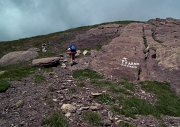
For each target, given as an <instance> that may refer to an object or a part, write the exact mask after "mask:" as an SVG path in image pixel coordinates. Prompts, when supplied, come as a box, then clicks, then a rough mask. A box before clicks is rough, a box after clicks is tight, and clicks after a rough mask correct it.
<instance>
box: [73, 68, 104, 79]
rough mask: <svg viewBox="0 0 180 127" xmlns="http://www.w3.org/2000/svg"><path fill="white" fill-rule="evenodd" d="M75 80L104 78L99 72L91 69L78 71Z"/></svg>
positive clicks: (74, 74)
mask: <svg viewBox="0 0 180 127" xmlns="http://www.w3.org/2000/svg"><path fill="white" fill-rule="evenodd" d="M73 77H74V78H81V79H86V78H90V79H101V78H102V77H103V76H102V75H100V74H98V73H97V72H95V71H93V70H90V69H84V70H76V71H74V72H73Z"/></svg>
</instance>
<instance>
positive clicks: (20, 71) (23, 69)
mask: <svg viewBox="0 0 180 127" xmlns="http://www.w3.org/2000/svg"><path fill="white" fill-rule="evenodd" d="M0 70H6V71H5V73H3V74H2V75H1V76H0V79H9V80H11V81H12V80H21V79H22V78H24V77H26V76H28V75H30V74H33V73H34V72H35V71H36V70H37V68H35V67H30V66H16V65H14V67H13V66H12V65H11V66H7V67H3V68H2V67H1V68H0Z"/></svg>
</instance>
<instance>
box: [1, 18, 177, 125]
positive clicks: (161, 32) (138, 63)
mask: <svg viewBox="0 0 180 127" xmlns="http://www.w3.org/2000/svg"><path fill="white" fill-rule="evenodd" d="M43 42H46V44H47V52H46V53H42V52H41V51H40V49H38V48H41V44H42V43H43ZM5 43H10V44H11V46H9V45H8V46H7V45H5ZM72 43H73V44H75V45H76V46H77V48H78V49H79V50H81V51H84V50H85V49H87V50H88V53H87V54H86V55H83V54H79V55H78V56H77V58H76V63H77V64H75V65H74V66H72V67H71V66H69V63H68V56H67V54H66V53H65V49H66V48H67V47H68V46H69V45H70V44H72ZM0 44H1V46H2V47H4V48H3V49H2V50H1V55H0V56H1V59H0V65H1V70H0V72H2V74H1V75H0V76H3V73H4V74H5V72H6V69H4V68H6V66H7V65H14V64H16V63H19V62H21V63H22V61H23V60H24V61H23V62H24V64H25V65H26V66H31V65H32V61H29V59H26V58H31V59H32V58H33V59H35V58H36V57H37V52H38V54H39V57H38V58H44V57H46V58H52V57H56V59H57V58H59V59H57V60H58V61H59V60H60V65H56V66H54V67H50V69H52V70H51V71H45V70H44V69H42V68H41V67H39V69H38V70H36V71H35V73H33V74H31V75H29V76H26V77H24V78H22V79H20V80H13V81H10V83H11V85H10V87H9V88H8V90H7V91H6V92H2V93H0V100H1V102H0V111H1V112H0V126H2V127H11V126H12V127H20V126H25V127H38V126H42V125H41V123H42V119H43V118H47V117H49V116H50V114H51V111H52V110H61V111H63V112H64V116H66V117H67V119H68V126H69V127H88V126H89V127H91V126H93V125H90V124H88V122H87V121H85V120H84V118H83V115H82V114H83V113H84V112H86V111H92V112H95V113H98V114H100V116H101V117H102V121H103V122H102V123H99V124H98V125H97V126H111V127H117V126H123V125H120V124H118V123H120V122H124V123H129V126H130V124H131V126H138V127H143V126H154V127H157V126H165V125H167V126H180V117H179V116H176V117H175V116H170V115H166V114H163V115H162V119H158V118H156V117H155V116H153V115H152V114H149V115H142V114H138V115H136V119H134V118H132V117H128V116H126V115H119V114H118V115H117V114H115V113H114V112H113V111H112V110H111V109H112V107H111V106H112V105H114V106H117V107H119V108H123V107H122V103H123V102H121V103H115V102H114V103H108V102H109V101H111V99H110V100H108V99H107V100H106V101H105V102H106V103H100V102H97V101H95V99H94V98H95V97H96V96H99V95H104V93H106V94H105V95H110V96H111V97H112V98H113V97H114V98H116V96H117V95H116V93H115V92H114V93H113V92H110V91H111V90H112V87H109V86H105V87H97V86H96V85H92V84H93V83H92V82H93V81H94V80H91V79H89V78H86V79H83V80H82V81H81V79H80V78H75V77H74V76H73V74H74V72H75V71H77V70H80V69H90V70H94V71H96V72H98V74H100V75H103V79H100V81H108V82H111V83H113V84H117V83H118V82H119V79H123V78H127V79H128V80H129V82H130V81H131V82H132V83H133V84H134V88H135V90H132V91H131V90H128V89H126V90H127V92H128V93H130V94H131V95H126V97H129V96H134V97H136V98H138V99H142V100H147V101H148V102H149V103H150V104H152V105H155V103H156V101H157V100H156V96H155V95H154V94H153V93H151V92H147V91H144V90H143V89H142V88H141V86H140V85H139V82H140V81H147V80H149V81H160V82H169V83H170V89H171V90H172V91H173V92H175V93H176V94H177V95H179V94H180V84H179V82H180V79H179V77H180V73H179V67H180V46H179V44H180V20H177V19H172V18H167V19H159V18H157V19H151V20H149V21H148V22H144V23H140V22H132V23H129V24H122V23H118V22H116V23H107V24H101V25H97V26H93V27H90V26H89V27H84V28H79V29H78V30H77V29H76V30H74V29H72V30H69V31H65V32H59V33H54V34H50V35H47V36H37V37H33V38H28V39H23V40H16V41H12V42H1V43H0ZM30 48H31V49H30ZM28 49H30V50H28ZM26 50H28V51H26ZM12 51H15V52H12ZM19 51H23V52H21V54H22V55H20V54H19V53H20V52H19ZM25 52H26V53H27V52H31V53H32V55H30V53H27V56H26V55H25ZM8 53H10V55H9V56H8ZM12 54H13V55H12ZM33 54H35V56H33ZM13 56H14V57H13ZM17 56H18V57H17ZM21 56H22V57H21ZM14 59H15V60H14ZM50 63H51V64H52V61H50ZM47 64H48V63H47ZM39 65H40V66H42V64H39ZM86 73H87V72H83V73H82V75H85V74H86ZM37 75H41V76H43V77H44V78H45V80H44V81H42V82H40V83H37V82H35V81H34V76H37ZM7 78H8V77H7ZM6 80H7V79H6ZM79 83H80V84H81V85H82V86H81V85H79ZM106 83H107V82H103V84H106ZM121 84H123V83H121ZM110 86H113V85H112V84H110ZM118 87H120V88H123V89H125V88H124V86H123V85H120V86H118ZM110 88H111V89H110ZM177 101H178V103H179V100H177ZM178 103H177V104H178ZM64 104H69V105H70V107H71V108H68V106H67V105H64ZM63 106H65V109H63ZM66 106H67V107H66ZM177 112H178V111H177ZM124 126H125V125H124Z"/></svg>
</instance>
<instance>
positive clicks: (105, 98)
mask: <svg viewBox="0 0 180 127" xmlns="http://www.w3.org/2000/svg"><path fill="white" fill-rule="evenodd" d="M94 99H95V100H96V101H97V102H99V103H101V104H105V105H110V104H114V103H115V99H114V98H113V97H111V96H110V95H109V94H101V95H99V96H95V97H94Z"/></svg>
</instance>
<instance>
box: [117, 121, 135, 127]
mask: <svg viewBox="0 0 180 127" xmlns="http://www.w3.org/2000/svg"><path fill="white" fill-rule="evenodd" d="M118 127H136V125H134V124H132V123H128V122H124V121H120V122H119V123H118Z"/></svg>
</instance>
